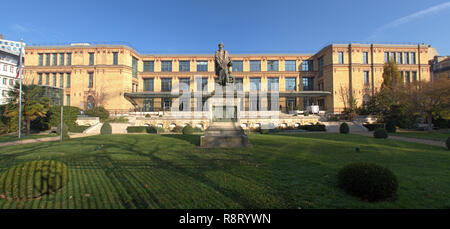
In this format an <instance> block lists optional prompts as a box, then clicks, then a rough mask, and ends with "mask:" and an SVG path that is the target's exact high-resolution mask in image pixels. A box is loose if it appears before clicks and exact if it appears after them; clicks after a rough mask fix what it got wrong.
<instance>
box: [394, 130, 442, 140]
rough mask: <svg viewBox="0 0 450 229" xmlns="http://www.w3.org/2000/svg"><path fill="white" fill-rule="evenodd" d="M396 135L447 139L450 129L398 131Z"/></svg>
mask: <svg viewBox="0 0 450 229" xmlns="http://www.w3.org/2000/svg"><path fill="white" fill-rule="evenodd" d="M392 135H396V136H403V137H410V138H422V139H429V140H436V141H445V140H447V138H448V137H450V131H432V132H428V131H408V132H397V133H395V134H392Z"/></svg>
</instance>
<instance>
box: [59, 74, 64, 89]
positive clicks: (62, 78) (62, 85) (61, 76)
mask: <svg viewBox="0 0 450 229" xmlns="http://www.w3.org/2000/svg"><path fill="white" fill-rule="evenodd" d="M59 87H60V88H63V87H64V73H59Z"/></svg>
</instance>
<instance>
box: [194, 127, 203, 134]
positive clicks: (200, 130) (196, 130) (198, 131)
mask: <svg viewBox="0 0 450 229" xmlns="http://www.w3.org/2000/svg"><path fill="white" fill-rule="evenodd" d="M194 133H203V130H202V128H199V127H195V128H194Z"/></svg>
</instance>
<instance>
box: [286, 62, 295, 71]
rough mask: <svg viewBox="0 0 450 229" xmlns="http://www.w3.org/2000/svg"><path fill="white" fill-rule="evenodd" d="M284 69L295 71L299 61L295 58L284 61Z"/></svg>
mask: <svg viewBox="0 0 450 229" xmlns="http://www.w3.org/2000/svg"><path fill="white" fill-rule="evenodd" d="M284 70H285V71H286V72H295V71H297V62H296V61H295V60H286V61H284Z"/></svg>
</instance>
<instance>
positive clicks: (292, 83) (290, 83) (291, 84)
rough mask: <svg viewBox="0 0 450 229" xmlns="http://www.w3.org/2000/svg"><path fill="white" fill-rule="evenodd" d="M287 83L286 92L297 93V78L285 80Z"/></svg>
mask: <svg viewBox="0 0 450 229" xmlns="http://www.w3.org/2000/svg"><path fill="white" fill-rule="evenodd" d="M285 82H286V88H285V90H286V91H295V90H297V87H296V86H297V78H294V77H289V78H285Z"/></svg>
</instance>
